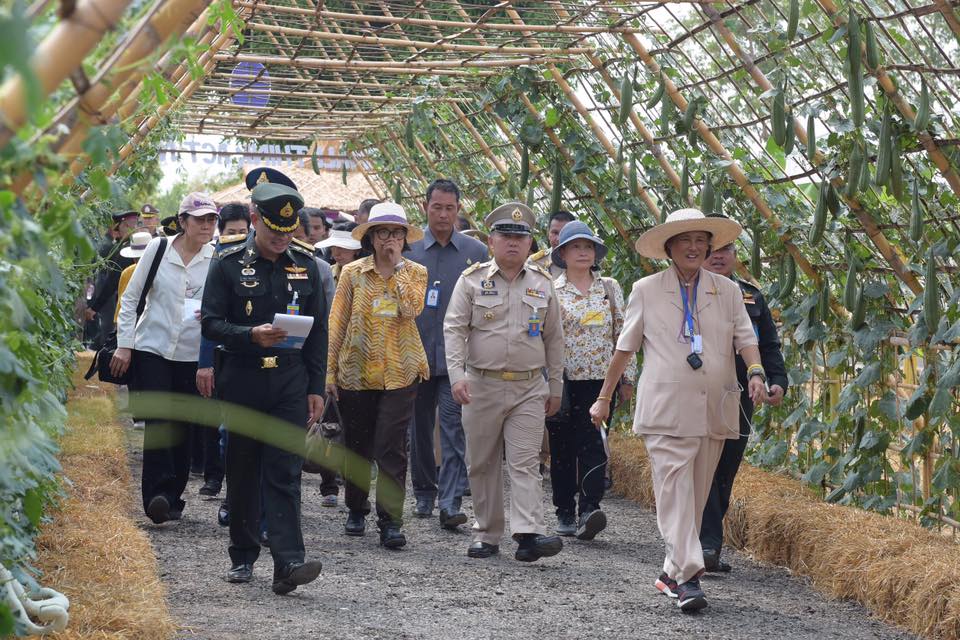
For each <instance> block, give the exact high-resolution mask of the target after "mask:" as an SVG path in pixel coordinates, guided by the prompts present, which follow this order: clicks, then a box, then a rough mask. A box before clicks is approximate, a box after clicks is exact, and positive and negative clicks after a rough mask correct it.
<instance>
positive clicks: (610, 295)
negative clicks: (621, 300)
mask: <svg viewBox="0 0 960 640" xmlns="http://www.w3.org/2000/svg"><path fill="white" fill-rule="evenodd" d="M600 282H602V283H603V291H604V293H606V295H607V300H609V301H610V331H611V332H612V333H613V347H614V348H616V347H617V338H618V336H617V332H616V329H615V328H614V320H613V318H614V317H615V316H616V315H617V313H618V312H619V311H620V307H618V306H617V297H616V295H614V289H613V278H606V277H601V278H600Z"/></svg>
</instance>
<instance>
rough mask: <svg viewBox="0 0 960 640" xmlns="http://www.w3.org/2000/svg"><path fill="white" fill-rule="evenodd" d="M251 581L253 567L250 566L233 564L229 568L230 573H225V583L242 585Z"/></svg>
mask: <svg viewBox="0 0 960 640" xmlns="http://www.w3.org/2000/svg"><path fill="white" fill-rule="evenodd" d="M251 580H253V565H252V564H245V563H242V562H241V563H240V564H235V565H233V566H232V567H230V571H227V582H233V583H237V584H239V583H244V582H250V581H251Z"/></svg>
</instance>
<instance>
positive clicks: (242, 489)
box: [216, 356, 307, 569]
mask: <svg viewBox="0 0 960 640" xmlns="http://www.w3.org/2000/svg"><path fill="white" fill-rule="evenodd" d="M216 386H217V389H219V390H220V399H221V400H222V401H223V402H224V403H225V404H224V411H223V423H224V425H225V426H226V428H227V431H228V433H229V434H230V438H229V444H228V445H227V455H226V472H227V473H226V476H227V487H228V491H227V504H228V505H229V507H230V560H231V561H232V562H233V563H234V564H239V563H246V564H253V562H255V561H256V560H257V558H258V557H259V556H260V516H261V513H263V515H265V516H266V521H267V534H268V535H269V537H270V553H271V554H272V555H273V563H274V567H275V568H278V569H279V568H281V567H283V566H285V565H287V564H289V563H291V562H303V558H304V550H303V533H302V531H301V529H300V472H301V470H302V467H303V458H301V457H300V456H299V455H298V454H296V453H292V452H289V451H284V450H282V449H278V448H276V447H273V446H271V445H269V444H266V443H264V442H262V441H261V440H260V439H259V438H257V437H250V436H247V435H241V433H239V432H238V431H237V428H238V427H239V426H240V421H241V420H243V418H240V417H238V416H237V415H236V412H235V411H233V410H232V406H234V407H244V408H247V409H254V410H256V411H259V412H261V413H263V414H266V415H267V416H269V417H270V418H273V419H276V420H283V421H284V422H287V423H289V424H290V425H292V426H293V427H295V428H298V429H302V430H304V431H305V430H306V423H307V372H306V369H305V368H304V366H303V364H302V363H300V362H296V361H295V360H294V361H284V362H283V364H282V365H281V366H280V367H279V368H277V369H260V368H259V367H257V366H256V364H250V361H249V360H240V359H239V358H238V359H237V360H232V359H231V358H230V357H229V356H228V357H225V358H224V360H223V366H222V367H221V368H220V371H218V373H217V381H216ZM251 426H255V425H250V424H243V427H245V428H246V429H249V428H250V427H251ZM261 486H262V493H263V498H262V504H261Z"/></svg>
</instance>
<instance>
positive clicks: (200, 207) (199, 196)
mask: <svg viewBox="0 0 960 640" xmlns="http://www.w3.org/2000/svg"><path fill="white" fill-rule="evenodd" d="M211 213H217V205H216V204H214V202H213V198H211V197H210V196H208V195H207V194H205V193H200V192H199V191H196V192H194V193H188V194H187V195H186V197H184V199H183V200H181V201H180V215H183V214H187V215H188V216H205V215H208V214H211Z"/></svg>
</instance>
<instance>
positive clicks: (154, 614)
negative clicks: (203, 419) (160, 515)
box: [36, 362, 176, 640]
mask: <svg viewBox="0 0 960 640" xmlns="http://www.w3.org/2000/svg"><path fill="white" fill-rule="evenodd" d="M80 367H82V368H83V369H85V368H86V366H85V365H84V364H83V363H82V362H81V364H80ZM108 386H110V385H104V386H103V387H100V386H99V385H90V384H88V383H84V384H82V385H78V386H77V391H78V392H79V393H77V394H75V395H74V394H72V395H71V399H70V400H69V401H68V403H67V412H68V418H67V427H68V430H67V433H66V434H65V435H64V438H63V441H62V443H61V444H62V453H61V458H60V460H61V463H62V465H63V474H64V476H65V477H66V478H67V479H69V481H70V483H69V484H66V485H65V491H66V494H67V495H66V498H65V499H64V500H63V503H62V504H61V505H60V507H59V508H58V509H55V510H54V511H53V512H52V513H51V514H49V515H50V516H51V521H49V522H47V523H46V524H45V525H43V528H42V531H41V535H40V537H39V538H38V540H37V551H38V556H39V557H38V561H37V563H36V564H37V566H38V567H39V568H40V569H41V570H42V571H43V575H42V577H41V582H42V583H43V584H44V585H45V586H50V587H52V588H54V589H57V590H58V591H61V592H62V593H64V594H65V595H66V596H67V597H69V598H70V624H69V626H68V627H67V630H66V631H65V632H63V633H61V634H58V635H57V637H58V638H65V639H67V640H78V639H81V638H83V639H84V640H87V639H91V638H104V639H107V638H109V639H111V640H127V639H130V640H132V639H134V638H136V639H137V640H154V639H156V640H161V639H166V638H172V637H173V635H174V633H175V631H176V625H175V624H174V622H173V619H172V618H171V617H170V612H169V611H168V609H167V605H166V599H165V593H164V589H163V586H162V584H161V582H160V579H159V574H158V567H157V561H156V557H155V556H154V552H153V548H152V547H151V545H150V541H149V540H148V538H147V536H146V535H145V534H144V532H143V531H141V530H140V528H138V527H137V525H136V523H135V522H134V520H133V518H132V516H131V504H132V503H133V501H135V500H138V499H137V498H135V497H134V496H133V495H132V491H131V488H132V486H133V483H132V481H131V477H130V469H129V466H128V464H127V449H126V442H125V436H124V432H123V427H122V426H121V425H120V424H118V422H117V419H116V412H115V410H114V399H113V393H112V390H111V389H107V388H106V387H108ZM97 387H98V389H97V390H95V388H97Z"/></svg>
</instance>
